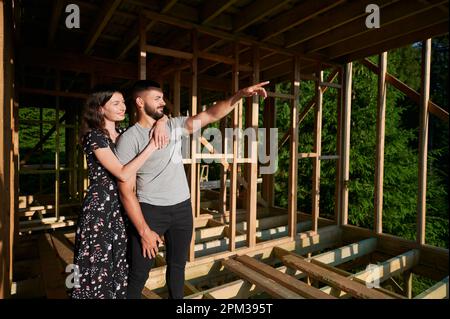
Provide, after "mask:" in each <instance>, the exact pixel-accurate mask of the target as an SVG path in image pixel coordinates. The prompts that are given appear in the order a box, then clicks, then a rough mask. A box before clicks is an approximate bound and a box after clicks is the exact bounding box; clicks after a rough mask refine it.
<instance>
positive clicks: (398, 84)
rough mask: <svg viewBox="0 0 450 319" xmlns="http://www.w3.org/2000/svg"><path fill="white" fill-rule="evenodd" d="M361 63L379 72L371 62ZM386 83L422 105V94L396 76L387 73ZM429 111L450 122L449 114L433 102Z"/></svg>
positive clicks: (430, 103) (364, 60)
mask: <svg viewBox="0 0 450 319" xmlns="http://www.w3.org/2000/svg"><path fill="white" fill-rule="evenodd" d="M360 62H361V63H362V64H363V65H365V66H366V67H367V68H368V69H369V70H371V71H372V72H374V73H378V72H379V70H378V69H379V67H378V66H377V65H375V64H374V63H372V62H371V61H370V60H368V59H363V60H360ZM386 81H387V82H388V83H389V84H391V85H392V86H393V87H395V88H396V89H397V90H400V91H401V92H402V93H404V94H405V95H406V96H407V97H409V98H410V99H411V100H413V101H414V102H416V103H418V104H420V93H418V92H417V91H415V90H413V89H412V88H410V87H409V86H408V85H406V84H405V83H403V82H402V81H400V80H399V79H397V78H396V77H395V76H393V75H392V74H390V73H386ZM428 111H429V112H430V113H431V114H433V115H435V116H437V117H439V118H440V119H441V120H443V121H446V122H448V112H447V111H446V110H444V109H443V108H442V107H440V106H439V105H437V104H435V103H434V102H433V101H431V100H429V101H428Z"/></svg>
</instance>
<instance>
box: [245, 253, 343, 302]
mask: <svg viewBox="0 0 450 319" xmlns="http://www.w3.org/2000/svg"><path fill="white" fill-rule="evenodd" d="M236 260H237V261H239V262H241V263H242V264H243V265H245V266H247V267H248V268H251V269H253V270H254V271H257V272H259V273H260V274H261V275H263V276H265V277H267V278H270V279H272V280H274V281H275V282H277V283H278V284H280V285H282V286H284V287H286V288H287V289H289V290H292V291H293V292H295V293H297V294H299V295H301V296H303V297H305V298H313V299H335V297H333V296H331V295H328V294H326V293H324V292H322V291H320V290H318V289H316V288H314V287H311V286H309V285H307V284H306V283H304V282H303V281H300V280H297V279H296V278H295V277H292V276H289V275H287V274H285V273H282V272H280V271H278V270H276V269H275V268H273V267H271V266H269V265H266V264H264V263H262V262H260V261H257V260H256V259H254V258H251V257H249V256H246V255H244V256H238V257H236Z"/></svg>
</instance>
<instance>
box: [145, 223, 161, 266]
mask: <svg viewBox="0 0 450 319" xmlns="http://www.w3.org/2000/svg"><path fill="white" fill-rule="evenodd" d="M140 236H141V246H142V255H143V256H144V258H146V257H148V258H155V257H156V254H157V253H158V246H159V245H160V244H162V243H163V241H162V239H161V237H159V235H158V234H157V233H155V232H154V231H153V230H151V229H150V228H148V227H146V228H144V231H143V232H142V233H141V234H140Z"/></svg>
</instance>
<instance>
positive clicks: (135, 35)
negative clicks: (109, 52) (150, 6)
mask: <svg viewBox="0 0 450 319" xmlns="http://www.w3.org/2000/svg"><path fill="white" fill-rule="evenodd" d="M177 1H178V0H169V1H165V2H164V4H163V7H162V8H161V13H166V12H168V11H169V10H170V9H172V7H173V6H174V5H175V4H176V3H177ZM155 24H156V21H154V20H151V21H150V22H148V23H147V24H146V25H145V32H148V31H150V29H151V28H153V27H154V26H155ZM136 30H138V31H137V32H136ZM124 39H131V40H129V42H125V43H124V44H123V46H122V47H121V48H119V50H118V51H117V58H116V60H122V59H123V58H124V57H125V56H126V54H127V53H128V51H129V50H130V49H131V48H132V47H133V46H134V45H136V44H137V43H139V19H138V21H137V23H135V24H134V25H133V27H132V28H131V30H130V32H128V34H127V35H126V36H125V37H124Z"/></svg>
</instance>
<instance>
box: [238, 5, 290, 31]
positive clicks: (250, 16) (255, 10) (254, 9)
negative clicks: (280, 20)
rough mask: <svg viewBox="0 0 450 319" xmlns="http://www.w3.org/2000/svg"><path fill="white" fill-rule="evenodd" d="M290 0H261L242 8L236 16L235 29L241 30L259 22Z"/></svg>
mask: <svg viewBox="0 0 450 319" xmlns="http://www.w3.org/2000/svg"><path fill="white" fill-rule="evenodd" d="M287 3H289V0H281V1H280V0H261V1H258V2H252V3H250V4H249V5H247V6H246V7H244V8H242V9H241V10H240V11H241V12H239V14H238V15H237V16H236V18H235V21H234V25H233V31H234V32H240V31H242V30H244V29H245V28H247V27H248V26H250V25H252V24H254V23H256V22H258V21H259V20H261V19H262V18H264V17H266V16H268V15H270V14H272V13H273V12H275V11H277V10H279V9H280V8H283V7H284V6H285V5H286V4H287Z"/></svg>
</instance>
